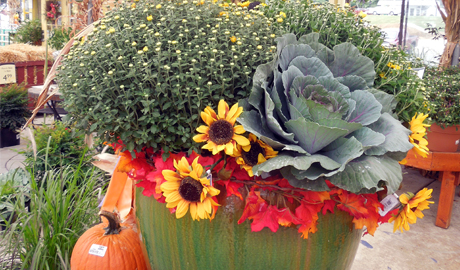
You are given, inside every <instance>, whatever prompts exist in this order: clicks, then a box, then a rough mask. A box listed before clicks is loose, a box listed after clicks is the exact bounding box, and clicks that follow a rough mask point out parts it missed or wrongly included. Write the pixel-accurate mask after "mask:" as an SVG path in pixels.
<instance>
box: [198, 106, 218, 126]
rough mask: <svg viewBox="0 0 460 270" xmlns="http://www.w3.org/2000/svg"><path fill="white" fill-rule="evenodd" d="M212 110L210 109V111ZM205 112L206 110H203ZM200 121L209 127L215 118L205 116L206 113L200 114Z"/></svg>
mask: <svg viewBox="0 0 460 270" xmlns="http://www.w3.org/2000/svg"><path fill="white" fill-rule="evenodd" d="M211 110H212V109H211ZM205 111H206V109H205ZM212 112H213V113H214V114H216V113H215V112H214V111H212ZM201 119H203V122H205V123H206V125H208V126H210V125H211V124H212V123H214V121H216V119H215V118H213V117H212V116H211V115H209V114H207V113H206V112H201Z"/></svg>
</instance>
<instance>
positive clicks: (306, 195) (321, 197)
mask: <svg viewBox="0 0 460 270" xmlns="http://www.w3.org/2000/svg"><path fill="white" fill-rule="evenodd" d="M299 193H300V194H302V195H303V200H305V201H307V202H309V203H319V202H324V201H326V200H330V199H331V196H330V195H329V192H327V191H321V192H317V191H309V190H308V191H302V192H299Z"/></svg>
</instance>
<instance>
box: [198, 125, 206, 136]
mask: <svg viewBox="0 0 460 270" xmlns="http://www.w3.org/2000/svg"><path fill="white" fill-rule="evenodd" d="M196 131H198V132H200V133H204V134H208V133H209V126H199V127H197V129H196Z"/></svg>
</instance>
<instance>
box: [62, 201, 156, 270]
mask: <svg viewBox="0 0 460 270" xmlns="http://www.w3.org/2000/svg"><path fill="white" fill-rule="evenodd" d="M100 215H101V216H102V217H104V218H106V219H107V221H108V224H107V223H105V222H104V223H101V224H98V225H96V226H94V227H92V228H91V229H89V230H87V231H86V232H85V233H84V234H83V235H82V236H81V237H80V238H79V239H78V241H77V243H76V244H75V247H74V249H73V252H72V257H71V259H70V267H71V269H72V270H105V269H107V270H109V269H117V270H148V269H149V268H148V267H147V265H146V262H145V258H144V253H143V251H142V246H141V245H142V244H141V242H140V239H139V235H138V234H137V233H136V232H135V231H133V230H132V228H131V227H130V226H129V225H128V226H129V227H128V226H123V225H125V224H121V226H120V221H119V219H118V217H117V216H116V215H115V214H113V213H111V212H108V211H104V210H102V211H101V213H100ZM107 225H108V226H107ZM106 226H107V227H106ZM104 227H105V228H104Z"/></svg>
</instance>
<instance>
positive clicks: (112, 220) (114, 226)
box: [99, 210, 121, 235]
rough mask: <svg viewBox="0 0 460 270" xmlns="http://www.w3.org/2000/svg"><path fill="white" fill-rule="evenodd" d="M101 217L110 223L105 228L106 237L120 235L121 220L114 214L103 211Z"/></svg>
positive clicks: (100, 213)
mask: <svg viewBox="0 0 460 270" xmlns="http://www.w3.org/2000/svg"><path fill="white" fill-rule="evenodd" d="M99 216H101V217H105V218H106V219H107V220H108V221H109V226H107V227H106V228H104V230H105V233H104V235H112V234H118V233H120V231H121V226H120V219H119V218H118V216H117V215H115V214H114V213H112V212H109V211H105V210H101V212H99Z"/></svg>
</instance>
